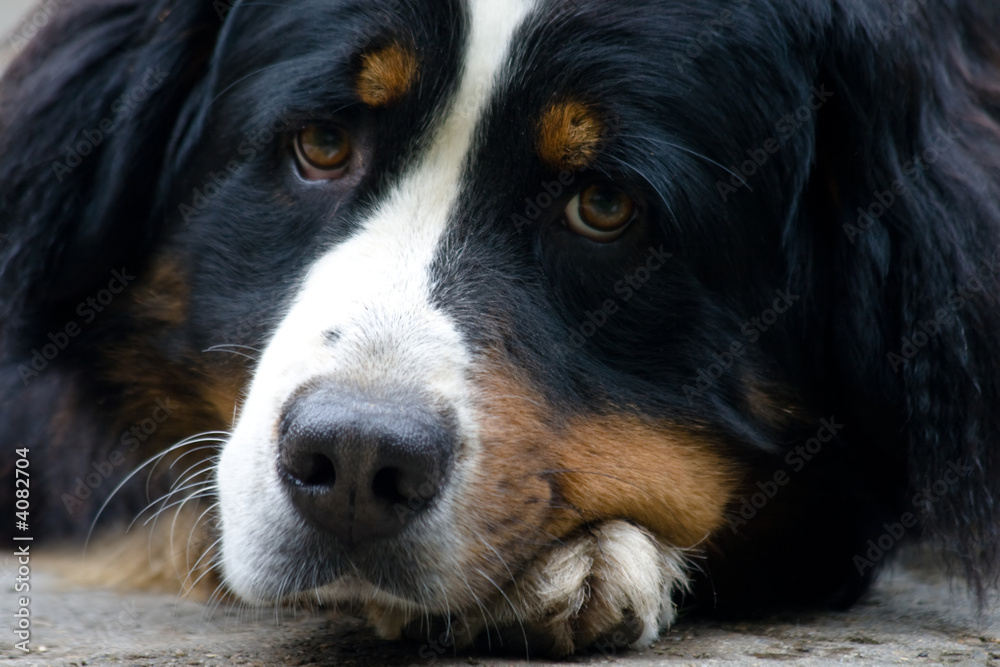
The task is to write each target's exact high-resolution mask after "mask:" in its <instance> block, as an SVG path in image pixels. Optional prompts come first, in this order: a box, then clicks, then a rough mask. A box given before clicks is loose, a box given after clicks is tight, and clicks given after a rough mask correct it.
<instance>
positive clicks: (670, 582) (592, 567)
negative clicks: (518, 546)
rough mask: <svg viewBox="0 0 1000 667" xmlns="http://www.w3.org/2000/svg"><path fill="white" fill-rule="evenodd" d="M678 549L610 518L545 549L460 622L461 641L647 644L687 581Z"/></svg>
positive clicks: (511, 646)
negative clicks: (494, 597) (498, 593)
mask: <svg viewBox="0 0 1000 667" xmlns="http://www.w3.org/2000/svg"><path fill="white" fill-rule="evenodd" d="M687 583H688V579H687V576H686V574H685V567H684V557H683V553H682V551H681V550H680V549H677V548H673V547H670V546H667V545H664V544H663V543H661V542H660V541H658V540H657V539H656V538H655V537H653V536H652V535H651V534H650V533H648V532H647V531H645V530H643V529H641V528H638V527H636V526H634V525H632V524H629V523H626V522H624V521H609V522H606V523H603V524H600V525H598V526H595V527H593V528H591V529H589V530H588V531H586V532H584V533H582V534H580V535H578V536H576V537H574V538H572V539H569V540H567V541H566V542H564V543H563V544H561V545H559V546H557V547H555V548H553V549H551V550H549V551H547V552H545V553H543V554H542V555H541V556H540V557H539V558H538V559H537V560H536V561H535V562H534V563H532V565H531V566H530V567H529V568H528V569H527V571H526V572H524V573H523V574H521V575H520V576H519V577H517V578H516V580H515V581H513V582H511V583H510V584H509V585H508V586H507V587H506V588H505V590H504V595H503V596H499V599H497V600H495V601H493V602H492V604H491V605H488V608H487V609H485V610H483V611H484V613H478V614H477V611H475V610H474V611H471V612H470V613H469V614H468V617H467V618H466V619H465V623H464V624H457V626H456V627H457V628H458V631H456V632H455V638H454V640H455V643H456V645H457V646H458V647H462V646H463V645H465V646H467V645H470V644H474V645H476V646H477V647H478V646H482V647H483V648H487V647H489V648H491V649H493V650H496V649H497V648H498V647H500V648H502V649H503V650H504V651H527V652H528V653H529V654H545V655H549V656H563V655H568V654H570V653H574V652H576V651H581V650H585V649H597V650H601V651H604V652H608V650H609V649H610V650H612V651H617V650H623V649H625V648H627V647H628V648H642V647H645V646H648V645H649V644H650V643H652V642H653V640H654V639H656V637H657V636H658V635H659V633H660V631H661V630H663V629H665V628H666V627H668V626H669V625H670V624H671V623H672V622H673V620H674V618H675V616H676V606H675V603H674V601H673V594H674V592H675V591H678V590H683V589H686V587H687Z"/></svg>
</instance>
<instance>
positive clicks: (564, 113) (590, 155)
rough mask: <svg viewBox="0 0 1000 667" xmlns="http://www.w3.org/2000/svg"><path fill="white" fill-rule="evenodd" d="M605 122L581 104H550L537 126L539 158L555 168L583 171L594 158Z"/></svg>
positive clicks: (575, 102)
mask: <svg viewBox="0 0 1000 667" xmlns="http://www.w3.org/2000/svg"><path fill="white" fill-rule="evenodd" d="M603 132H604V123H603V122H602V121H601V119H600V118H599V117H598V115H597V114H596V113H595V112H594V111H593V110H592V109H591V108H590V107H588V106H587V105H585V104H584V103H583V102H580V101H578V100H567V101H561V102H556V103H554V104H552V105H551V106H550V107H549V108H548V109H546V110H545V113H543V114H542V118H541V120H540V121H539V123H538V145H537V150H538V155H539V157H541V158H542V160H544V161H545V162H547V163H548V164H549V165H550V166H552V167H555V168H557V169H582V168H584V167H587V166H589V165H590V164H591V163H592V162H593V161H594V159H595V158H596V157H597V152H598V148H599V147H600V144H601V135H602V134H603Z"/></svg>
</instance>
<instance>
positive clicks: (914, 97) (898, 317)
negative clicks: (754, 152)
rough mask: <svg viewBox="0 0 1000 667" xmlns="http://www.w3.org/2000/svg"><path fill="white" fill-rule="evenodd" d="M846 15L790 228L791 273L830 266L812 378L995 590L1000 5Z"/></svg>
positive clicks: (838, 27)
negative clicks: (903, 474)
mask: <svg viewBox="0 0 1000 667" xmlns="http://www.w3.org/2000/svg"><path fill="white" fill-rule="evenodd" d="M833 8H834V10H833V11H834V14H833V15H832V16H831V17H828V23H827V24H826V27H825V32H826V36H827V40H826V42H825V43H824V44H823V45H822V47H821V48H820V51H821V53H822V55H821V56H820V60H821V62H820V63H819V67H818V68H817V71H818V72H819V79H818V80H817V84H818V85H821V86H827V88H828V90H829V91H831V92H832V96H831V98H830V102H829V104H828V105H827V106H825V107H824V108H823V109H822V110H821V111H820V113H819V117H818V123H819V125H818V129H817V133H816V134H817V137H819V139H818V145H817V152H816V158H815V166H814V171H813V177H812V183H811V184H810V188H809V193H808V195H807V196H806V198H805V202H806V203H805V205H804V207H803V209H802V211H801V214H800V217H799V219H798V220H796V221H794V222H793V223H792V224H793V225H794V226H795V228H794V229H791V228H790V229H789V230H787V232H786V235H785V237H786V242H787V243H788V249H789V252H790V255H791V257H792V268H793V275H798V276H800V279H801V280H808V278H807V276H816V275H817V273H820V274H821V275H823V276H824V277H823V278H822V279H821V280H816V279H815V278H813V285H812V288H813V294H815V296H816V300H815V303H816V308H815V310H816V313H817V314H816V322H815V328H814V330H813V331H812V333H813V334H816V339H817V340H818V339H822V340H825V341H826V345H825V352H824V353H822V355H820V354H817V358H816V359H815V360H814V361H813V364H814V368H813V369H811V371H812V372H813V373H814V375H815V377H817V378H818V379H817V382H827V383H829V384H830V385H833V387H832V391H831V390H830V387H829V385H828V386H827V387H824V391H825V392H828V395H834V396H840V397H844V398H842V399H840V400H841V401H842V402H843V404H844V405H843V406H842V409H843V412H844V413H847V414H851V415H854V419H855V421H856V423H855V424H853V425H852V426H853V428H854V431H855V435H856V436H858V437H861V438H863V439H866V440H867V444H866V446H867V450H866V451H865V452H863V453H862V456H860V457H859V458H858V465H859V466H867V467H868V468H869V469H870V472H869V473H867V474H868V475H869V476H870V477H871V479H872V482H873V483H874V484H875V485H876V486H874V487H873V488H897V489H898V490H899V491H900V493H897V495H896V497H895V498H891V499H889V500H891V501H892V504H893V505H894V506H895V507H896V510H894V511H896V512H898V514H896V516H895V517H894V518H895V520H898V518H899V516H902V514H904V513H910V514H912V515H913V516H915V517H916V518H917V519H918V520H919V521H921V523H922V528H923V530H924V531H925V532H926V533H927V534H929V535H930V536H932V537H934V538H937V539H938V540H940V541H942V542H943V543H944V545H945V546H946V551H947V552H949V553H951V554H956V555H957V557H958V559H959V561H960V565H961V567H962V568H963V569H964V570H965V572H966V574H968V575H969V577H970V580H971V581H972V583H973V585H974V587H976V589H977V592H978V593H979V594H980V599H981V600H982V594H983V592H984V591H985V590H986V589H985V588H984V586H985V587H989V586H991V585H994V584H995V583H996V579H997V573H998V566H1000V534H998V527H1000V515H998V512H1000V468H998V464H1000V461H998V458H1000V447H998V446H997V439H998V438H1000V42H997V40H996V35H998V34H1000V9H997V6H996V5H995V3H976V2H950V3H935V2H923V1H919V0H918V1H916V2H906V3H848V2H842V3H838V2H835V3H833ZM817 347H819V346H817ZM820 356H822V358H820ZM892 470H908V471H909V473H908V476H909V479H908V480H903V479H897V478H896V477H894V476H893V474H892V473H891V472H890V471H892ZM880 477H881V479H880ZM907 482H908V483H907ZM878 485H881V487H879V486H878ZM904 488H905V489H906V490H905V492H904V491H903V489H904ZM928 488H930V489H931V492H930V494H929V495H928V494H927V493H926V492H925V490H926V489H928ZM873 537H877V535H875V536H873Z"/></svg>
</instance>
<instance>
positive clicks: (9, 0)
mask: <svg viewBox="0 0 1000 667" xmlns="http://www.w3.org/2000/svg"><path fill="white" fill-rule="evenodd" d="M69 1H71V0H61V2H69ZM59 4H60V0H48V6H49V11H50V12H51V11H58V9H59ZM33 7H36V0H0V68H2V67H3V66H4V65H5V64H7V61H8V60H9V59H10V58H11V56H13V55H14V54H13V51H14V49H13V48H12V37H14V36H16V35H17V34H34V29H33V28H31V27H30V26H25V24H24V23H23V21H25V20H30V19H31V18H33V16H34V15H35V14H39V16H34V18H36V20H37V22H38V23H42V22H43V20H44V17H45V10H44V5H42V4H39V5H37V8H36V9H35V11H30V10H31V9H32V8H33ZM25 27H27V28H28V30H29V32H28V33H24V30H25Z"/></svg>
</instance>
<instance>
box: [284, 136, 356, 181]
mask: <svg viewBox="0 0 1000 667" xmlns="http://www.w3.org/2000/svg"><path fill="white" fill-rule="evenodd" d="M295 157H296V158H297V159H298V162H299V168H300V169H301V171H302V175H303V177H305V178H306V179H308V180H310V181H323V180H332V179H336V178H340V177H341V176H343V175H344V171H345V170H346V169H347V165H348V163H349V162H350V160H351V138H350V136H348V134H347V132H345V131H344V130H343V129H341V128H339V127H323V126H320V125H310V126H309V127H307V128H306V129H304V130H302V131H301V132H299V133H298V135H297V136H296V137H295Z"/></svg>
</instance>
